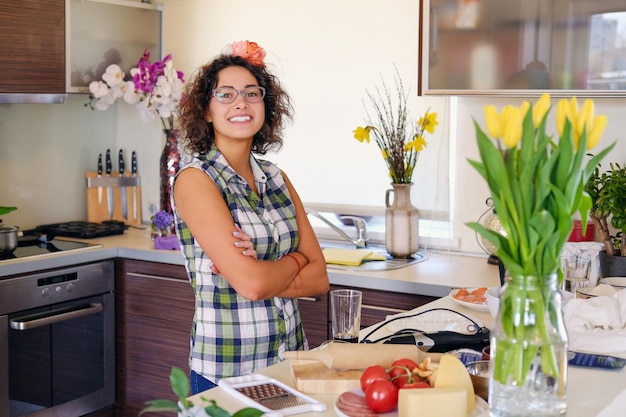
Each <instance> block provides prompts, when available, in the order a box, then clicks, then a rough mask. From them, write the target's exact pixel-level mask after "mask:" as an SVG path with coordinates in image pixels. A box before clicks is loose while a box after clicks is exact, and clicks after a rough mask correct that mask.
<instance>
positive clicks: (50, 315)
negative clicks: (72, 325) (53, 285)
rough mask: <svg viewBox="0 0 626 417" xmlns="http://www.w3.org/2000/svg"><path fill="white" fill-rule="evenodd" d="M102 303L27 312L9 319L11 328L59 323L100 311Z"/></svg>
mask: <svg viewBox="0 0 626 417" xmlns="http://www.w3.org/2000/svg"><path fill="white" fill-rule="evenodd" d="M102 310H103V307H102V303H89V304H87V305H82V306H80V307H78V308H76V307H70V308H60V309H57V310H51V311H46V312H44V313H36V314H29V315H26V316H22V317H16V318H13V319H11V320H10V323H11V328H12V329H14V330H29V329H35V328H37V327H41V326H47V325H49V324H55V323H60V322H62V321H67V320H71V319H76V318H78V317H85V316H89V315H91V314H98V313H100V312H102Z"/></svg>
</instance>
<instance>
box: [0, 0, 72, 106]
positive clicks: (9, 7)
mask: <svg viewBox="0 0 626 417" xmlns="http://www.w3.org/2000/svg"><path fill="white" fill-rule="evenodd" d="M0 16H1V18H0V74H2V76H0V93H9V94H33V93H34V94H65V0H28V1H24V0H2V1H0Z"/></svg>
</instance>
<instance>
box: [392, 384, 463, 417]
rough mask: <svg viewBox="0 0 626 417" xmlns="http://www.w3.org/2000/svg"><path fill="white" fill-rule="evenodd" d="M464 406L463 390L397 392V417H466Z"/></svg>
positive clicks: (438, 389)
mask: <svg viewBox="0 0 626 417" xmlns="http://www.w3.org/2000/svg"><path fill="white" fill-rule="evenodd" d="M472 396H473V395H472ZM466 404H467V392H466V391H465V390H464V389H463V388H405V389H400V391H399V392H398V417H415V416H417V415H419V416H428V417H467V414H468V411H467V408H466Z"/></svg>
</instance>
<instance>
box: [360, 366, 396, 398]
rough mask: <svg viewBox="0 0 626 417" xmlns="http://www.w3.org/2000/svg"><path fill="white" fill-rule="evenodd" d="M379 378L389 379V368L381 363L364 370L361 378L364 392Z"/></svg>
mask: <svg viewBox="0 0 626 417" xmlns="http://www.w3.org/2000/svg"><path fill="white" fill-rule="evenodd" d="M378 379H384V380H389V374H388V373H387V370H386V369H385V368H384V367H383V366H381V365H372V366H368V367H367V368H366V369H365V371H363V374H362V375H361V380H360V382H361V389H362V390H363V392H366V391H367V388H368V387H369V386H370V384H371V383H372V382H374V381H376V380H378Z"/></svg>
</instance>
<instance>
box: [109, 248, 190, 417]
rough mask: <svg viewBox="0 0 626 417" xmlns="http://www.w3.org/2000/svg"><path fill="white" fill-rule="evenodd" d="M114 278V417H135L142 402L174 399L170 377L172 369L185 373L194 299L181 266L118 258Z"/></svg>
mask: <svg viewBox="0 0 626 417" xmlns="http://www.w3.org/2000/svg"><path fill="white" fill-rule="evenodd" d="M115 276H116V283H115V284H116V288H115V293H116V336H117V343H116V347H117V355H116V356H117V359H116V361H117V364H116V368H117V372H116V374H117V377H116V380H117V401H116V402H117V410H116V415H117V416H118V417H119V416H124V417H130V416H133V417H136V416H137V415H138V414H139V411H141V410H142V409H143V408H144V407H145V402H146V401H149V400H154V399H157V398H167V399H171V400H173V401H176V400H177V398H176V396H175V395H174V394H173V392H172V390H171V387H170V383H169V375H170V371H171V369H172V367H173V366H177V367H179V368H182V369H183V370H184V371H185V372H186V373H188V372H189V365H188V356H189V335H190V331H191V324H192V320H193V314H194V294H193V290H192V288H191V285H190V284H189V280H188V279H187V274H186V272H185V268H184V267H182V266H179V265H169V264H162V263H156V262H144V261H136V260H126V259H122V260H119V259H118V260H117V261H116V274H115ZM149 415H150V416H159V415H162V416H171V413H150V414H149Z"/></svg>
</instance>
